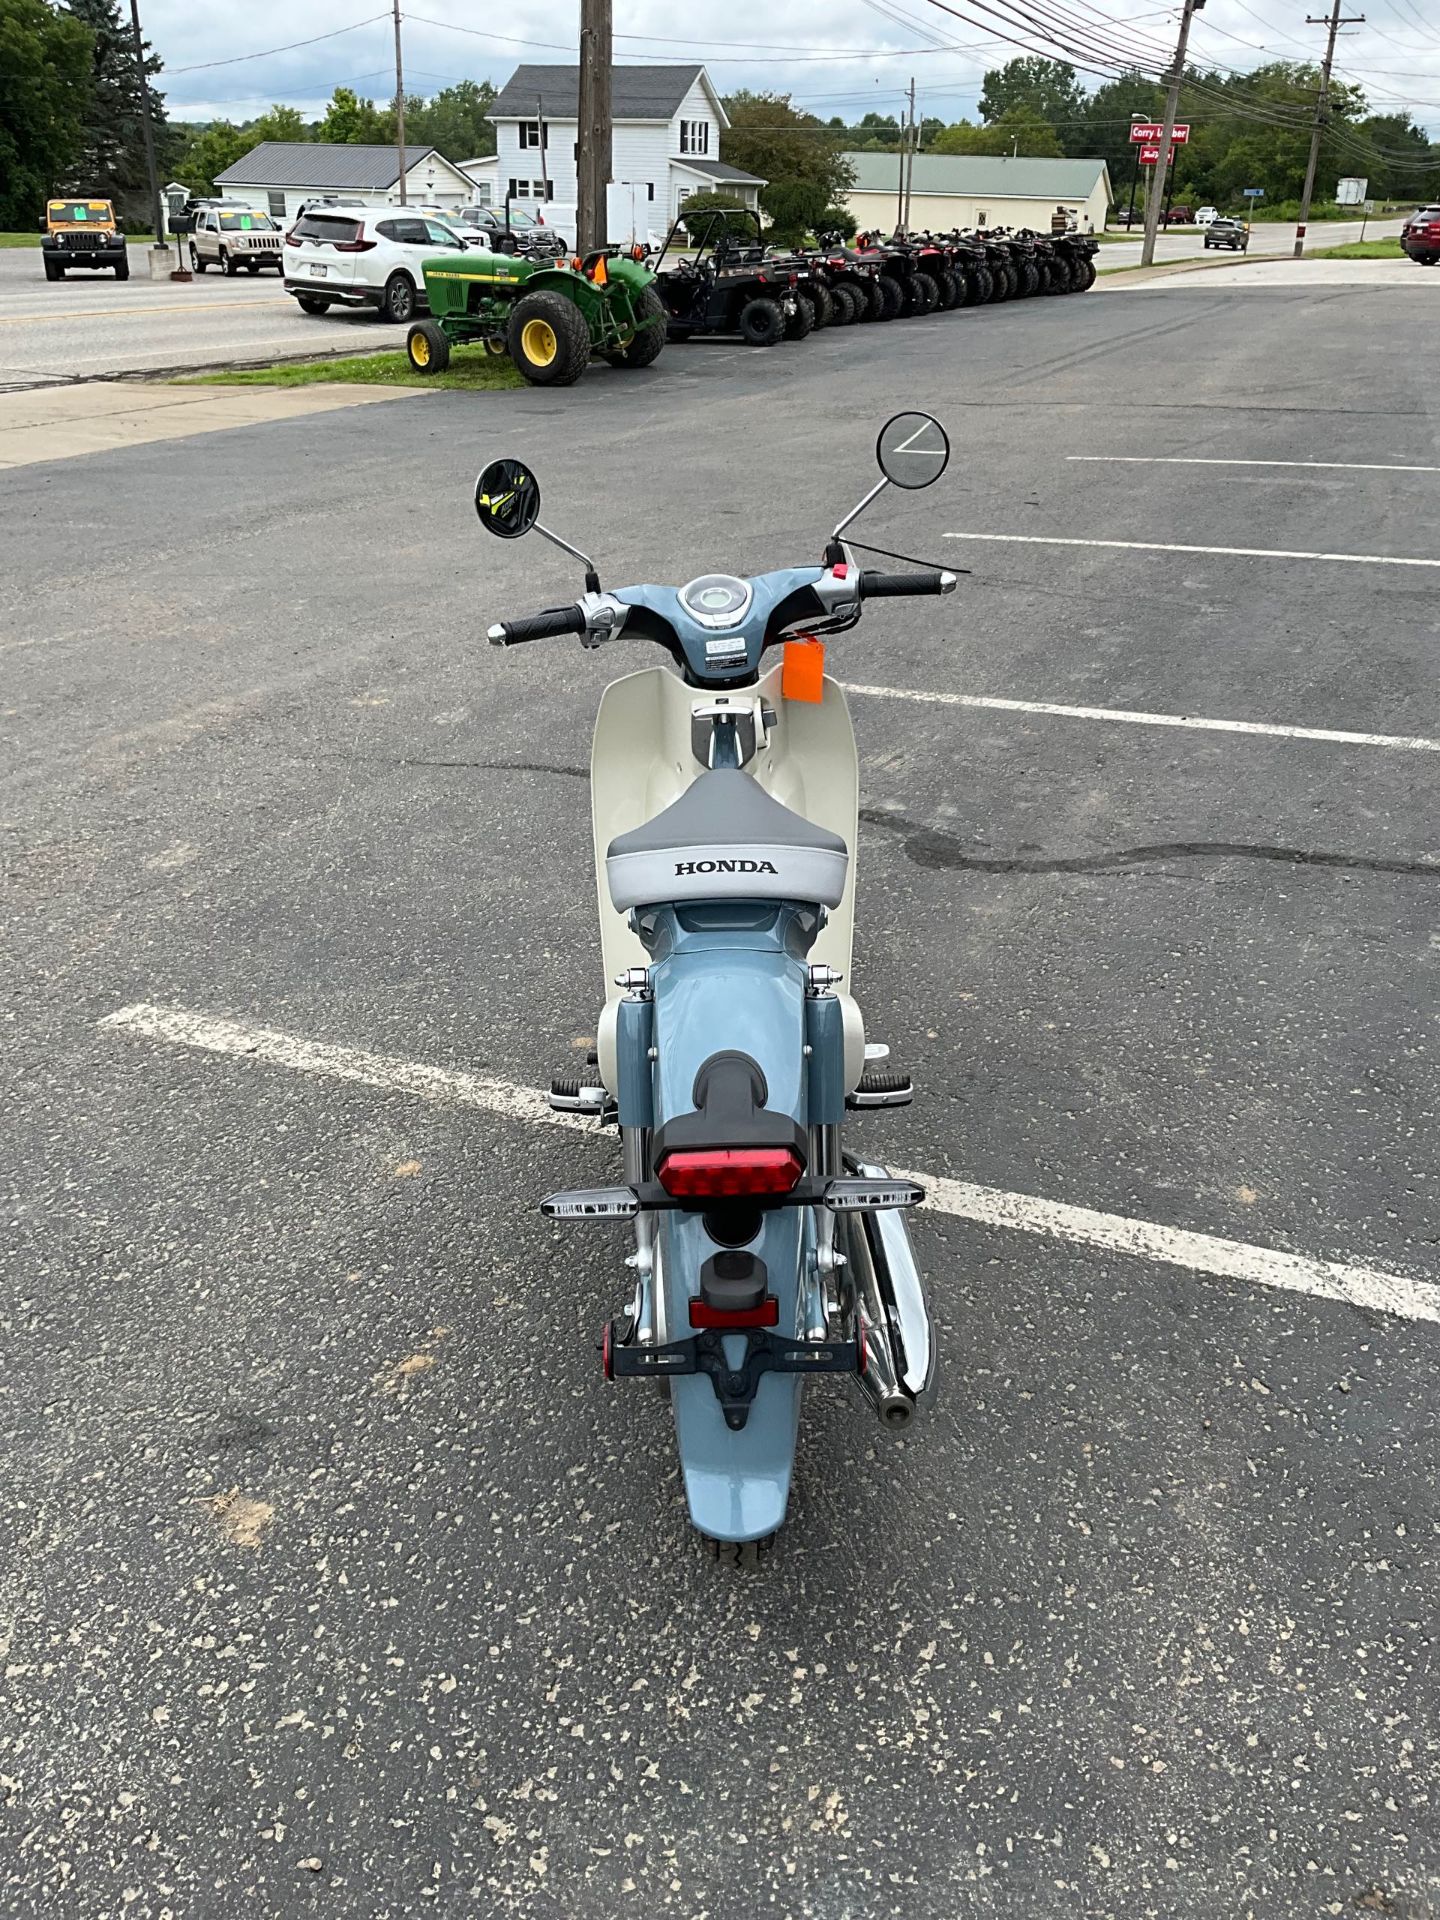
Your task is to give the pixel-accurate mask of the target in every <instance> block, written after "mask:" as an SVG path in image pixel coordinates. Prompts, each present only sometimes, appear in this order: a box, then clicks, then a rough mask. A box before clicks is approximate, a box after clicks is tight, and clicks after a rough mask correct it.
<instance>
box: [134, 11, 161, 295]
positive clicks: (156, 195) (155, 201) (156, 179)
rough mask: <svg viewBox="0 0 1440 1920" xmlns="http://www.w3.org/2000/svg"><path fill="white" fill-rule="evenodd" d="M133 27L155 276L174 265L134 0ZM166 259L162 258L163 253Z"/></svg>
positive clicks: (138, 15) (138, 20) (142, 44)
mask: <svg viewBox="0 0 1440 1920" xmlns="http://www.w3.org/2000/svg"><path fill="white" fill-rule="evenodd" d="M130 28H131V31H132V33H133V34H134V36H135V72H136V74H137V75H138V77H139V81H140V125H141V128H142V129H143V131H144V134H145V168H146V171H147V172H148V173H149V175H150V218H151V219H152V220H153V221H154V222H155V244H154V248H153V251H152V255H151V268H150V272H151V277H152V278H154V277H156V276H157V275H158V273H160V272H161V271H162V270H164V269H167V268H168V267H169V264H170V256H169V252H168V250H167V248H166V245H165V212H164V209H163V208H162V207H161V205H160V176H159V174H158V173H157V172H156V171H155V134H154V131H153V129H152V127H151V125H150V81H149V77H148V76H147V74H146V72H145V36H144V35H143V34H142V33H141V31H140V8H139V4H138V0H130ZM162 253H163V254H164V255H165V258H164V260H163V261H162V260H161V259H160V255H161V254H162Z"/></svg>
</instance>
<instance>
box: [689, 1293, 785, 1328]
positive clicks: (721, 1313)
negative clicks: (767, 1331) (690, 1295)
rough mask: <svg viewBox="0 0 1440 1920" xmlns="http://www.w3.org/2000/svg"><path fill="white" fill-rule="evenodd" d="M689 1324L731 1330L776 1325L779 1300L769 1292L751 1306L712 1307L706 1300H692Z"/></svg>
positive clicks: (778, 1320) (778, 1314)
mask: <svg viewBox="0 0 1440 1920" xmlns="http://www.w3.org/2000/svg"><path fill="white" fill-rule="evenodd" d="M690 1324H691V1326H692V1327H719V1328H722V1329H726V1328H728V1329H731V1330H735V1329H740V1328H744V1327H778V1326H779V1324H780V1302H779V1301H778V1300H777V1299H776V1298H775V1296H774V1295H773V1294H769V1293H767V1294H766V1296H765V1298H764V1299H763V1300H761V1301H760V1302H759V1303H758V1304H757V1305H756V1306H753V1307H732V1308H726V1307H712V1306H711V1304H710V1302H709V1301H708V1300H692V1301H691V1302H690Z"/></svg>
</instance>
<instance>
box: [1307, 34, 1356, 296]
mask: <svg viewBox="0 0 1440 1920" xmlns="http://www.w3.org/2000/svg"><path fill="white" fill-rule="evenodd" d="M1364 18H1365V16H1364V14H1363V13H1350V14H1346V15H1345V17H1344V18H1343V19H1342V18H1341V15H1340V0H1335V4H1334V5H1333V6H1332V7H1331V9H1330V16H1329V20H1330V35H1329V38H1328V39H1327V40H1326V42H1325V58H1324V60H1323V61H1322V62H1321V63H1320V95H1319V98H1318V99H1317V100H1316V102H1315V131H1314V132H1313V133H1312V134H1311V135H1310V161H1309V165H1308V166H1307V167H1306V169H1305V191H1304V192H1303V193H1302V194H1301V196H1300V218H1299V220H1298V222H1297V223H1296V227H1295V258H1296V259H1297V260H1300V259H1303V258H1304V255H1305V227H1306V223H1307V222H1308V221H1309V218H1310V196H1311V194H1312V193H1314V191H1315V169H1316V167H1317V166H1318V165H1319V162H1320V136H1321V134H1322V133H1324V131H1325V122H1326V119H1327V117H1328V111H1329V104H1330V66H1331V62H1332V61H1333V60H1334V58H1335V36H1336V34H1338V33H1339V31H1340V29H1341V27H1352V26H1353V27H1358V26H1359V25H1360V24H1361V23H1362V22H1363V21H1364ZM1325 20H1326V16H1325V15H1324V14H1323V13H1322V14H1320V15H1319V17H1318V18H1317V17H1316V16H1315V15H1314V14H1311V13H1307V14H1306V16H1305V24H1306V26H1307V27H1323V26H1324V25H1325Z"/></svg>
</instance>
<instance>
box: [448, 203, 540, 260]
mask: <svg viewBox="0 0 1440 1920" xmlns="http://www.w3.org/2000/svg"><path fill="white" fill-rule="evenodd" d="M449 224H452V225H456V226H459V227H460V228H461V229H462V230H463V231H464V232H466V233H485V234H488V235H489V236H490V245H491V246H492V247H493V248H494V250H495V252H496V253H520V254H524V256H525V257H526V258H527V259H529V260H540V259H551V260H558V259H559V258H560V257H561V256H562V255H563V254H566V253H568V252H569V251H570V249H569V247H568V246H567V245H566V243H565V236H564V234H563V233H561V232H560V230H559V228H558V227H551V226H547V225H546V224H545V217H544V215H543V214H541V215H539V216H538V217H537V216H536V215H534V214H530V213H526V212H525V211H524V210H523V208H520V207H517V206H513V205H512V206H511V208H510V218H509V223H508V225H507V223H506V218H505V210H504V208H503V207H498V208H497V207H461V208H460V209H459V210H458V211H457V212H456V214H455V215H454V218H453V220H452V221H451V222H450V223H449Z"/></svg>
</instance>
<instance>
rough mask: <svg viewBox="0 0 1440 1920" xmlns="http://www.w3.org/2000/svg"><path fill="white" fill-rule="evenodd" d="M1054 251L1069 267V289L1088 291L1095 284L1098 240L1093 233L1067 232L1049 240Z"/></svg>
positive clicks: (1080, 291) (1078, 291) (1098, 248)
mask: <svg viewBox="0 0 1440 1920" xmlns="http://www.w3.org/2000/svg"><path fill="white" fill-rule="evenodd" d="M1051 245H1052V247H1053V248H1054V250H1055V253H1056V254H1057V255H1058V257H1059V258H1060V260H1061V261H1063V263H1064V264H1065V266H1066V267H1067V268H1068V269H1069V273H1070V291H1071V292H1072V293H1088V292H1089V291H1090V289H1091V287H1093V286H1094V284H1095V273H1096V267H1095V256H1096V254H1097V253H1098V252H1099V251H1100V242H1099V241H1098V240H1097V239H1096V238H1095V236H1094V235H1093V234H1089V233H1067V234H1064V235H1063V236H1057V238H1056V239H1054V240H1053V241H1052V242H1051Z"/></svg>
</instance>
